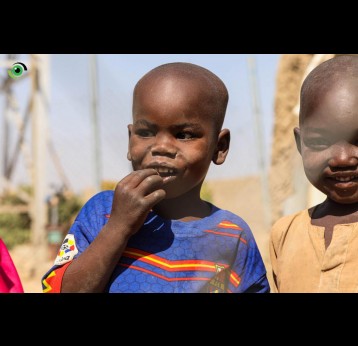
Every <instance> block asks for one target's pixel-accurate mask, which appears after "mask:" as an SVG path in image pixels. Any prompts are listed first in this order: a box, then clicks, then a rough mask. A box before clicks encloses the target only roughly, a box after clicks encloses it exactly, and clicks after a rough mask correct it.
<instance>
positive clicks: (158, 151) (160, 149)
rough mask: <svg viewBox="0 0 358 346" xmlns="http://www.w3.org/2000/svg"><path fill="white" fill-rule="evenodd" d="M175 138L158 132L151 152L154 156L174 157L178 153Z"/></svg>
mask: <svg viewBox="0 0 358 346" xmlns="http://www.w3.org/2000/svg"><path fill="white" fill-rule="evenodd" d="M173 141H174V139H173V138H171V137H170V136H168V135H165V134H157V135H156V136H155V143H154V144H153V146H152V149H151V152H152V155H153V156H157V155H159V156H168V157H171V158H174V157H175V156H176V153H177V149H176V146H175V145H174V143H173Z"/></svg>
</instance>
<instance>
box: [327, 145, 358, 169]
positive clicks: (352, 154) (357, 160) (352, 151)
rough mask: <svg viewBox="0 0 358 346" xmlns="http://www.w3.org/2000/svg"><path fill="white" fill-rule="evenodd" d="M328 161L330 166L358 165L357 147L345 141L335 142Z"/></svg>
mask: <svg viewBox="0 0 358 346" xmlns="http://www.w3.org/2000/svg"><path fill="white" fill-rule="evenodd" d="M328 163H329V165H330V166H332V167H356V166H358V147H357V146H356V145H353V144H350V143H347V142H344V143H337V144H335V145H334V146H332V155H331V158H330V160H329V162H328Z"/></svg>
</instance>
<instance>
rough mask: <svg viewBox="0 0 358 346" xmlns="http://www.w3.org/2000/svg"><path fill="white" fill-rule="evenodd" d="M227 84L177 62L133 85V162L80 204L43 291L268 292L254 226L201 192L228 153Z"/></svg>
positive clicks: (131, 152) (205, 72) (131, 146)
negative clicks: (119, 177)
mask: <svg viewBox="0 0 358 346" xmlns="http://www.w3.org/2000/svg"><path fill="white" fill-rule="evenodd" d="M227 102H228V92H227V89H226V87H225V85H224V83H223V82H222V81H221V80H220V79H219V78H218V77H217V76H216V75H214V74H213V73H212V72H210V71H208V70H207V69H205V68H202V67H200V66H197V65H193V64H189V63H170V64H165V65H161V66H159V67H157V68H155V69H153V70H151V71H149V72H148V73H147V74H146V75H144V77H142V78H141V79H140V80H139V82H138V83H137V85H136V86H135V88H134V93H133V108H132V112H133V124H130V125H128V134H129V149H128V154H127V158H128V160H129V161H131V163H132V167H133V172H132V173H130V174H129V175H128V176H126V177H125V178H124V179H122V180H121V181H120V182H119V183H118V184H117V186H116V188H115V191H103V192H100V193H99V194H97V195H95V196H94V197H92V198H91V199H90V200H89V201H88V202H87V203H86V204H85V206H84V207H83V208H82V210H81V211H80V213H79V215H78V216H77V218H76V220H75V222H74V224H73V225H72V227H71V229H70V231H69V233H68V235H67V236H66V238H65V240H64V242H63V244H62V246H61V248H60V250H59V253H58V256H57V258H56V260H55V263H54V266H53V267H52V268H51V269H50V270H49V271H48V272H47V273H46V274H45V275H44V277H43V281H42V283H43V291H44V292H127V293H131V292H143V293H144V292H156V293H160V292H163V293H175V292H269V290H270V288H269V284H268V281H267V277H266V270H265V267H264V264H263V261H262V258H261V255H260V253H259V250H258V248H257V245H256V243H255V240H254V237H253V235H252V233H251V230H250V228H249V226H248V225H247V224H246V223H245V221H244V220H242V219H241V218H240V217H239V216H237V215H234V214H233V213H231V212H229V211H226V210H221V209H219V208H217V207H216V206H214V205H212V204H210V203H208V202H206V201H204V200H202V199H201V198H200V190H201V186H202V184H203V181H204V178H205V176H206V174H207V171H208V169H209V166H210V162H211V161H212V162H214V163H215V164H217V165H221V164H222V163H224V161H225V158H226V155H227V154H228V151H229V144H230V132H229V130H228V129H221V127H222V124H223V121H224V116H225V112H226V106H227Z"/></svg>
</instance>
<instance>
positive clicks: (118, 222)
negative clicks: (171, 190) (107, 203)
mask: <svg viewBox="0 0 358 346" xmlns="http://www.w3.org/2000/svg"><path fill="white" fill-rule="evenodd" d="M162 186H163V178H162V177H160V175H159V174H158V172H157V171H156V170H155V169H152V168H147V169H142V170H138V171H134V172H132V173H130V174H129V175H127V176H126V177H125V178H123V179H122V180H121V181H120V182H119V183H118V184H117V186H116V188H115V191H114V198H113V204H112V212H111V217H110V219H109V221H108V224H109V225H108V226H110V225H111V226H112V227H118V226H120V227H119V229H124V230H125V231H126V232H127V231H128V234H127V235H128V236H129V235H132V234H134V233H136V232H137V231H138V230H139V229H140V227H141V226H142V225H143V223H144V221H145V219H146V217H147V215H148V213H149V211H150V210H151V208H152V207H153V206H154V205H155V204H157V203H158V202H160V201H161V200H162V199H164V198H165V195H166V193H165V191H164V190H163V189H162Z"/></svg>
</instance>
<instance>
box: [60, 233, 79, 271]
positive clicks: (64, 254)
mask: <svg viewBox="0 0 358 346" xmlns="http://www.w3.org/2000/svg"><path fill="white" fill-rule="evenodd" d="M77 254H78V249H77V247H76V241H75V237H74V235H73V234H67V235H66V238H65V240H64V241H63V242H62V245H61V248H60V250H59V251H58V253H57V257H56V259H55V263H54V265H63V264H65V263H67V262H70V261H72V260H73V258H74V257H75V255H77Z"/></svg>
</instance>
